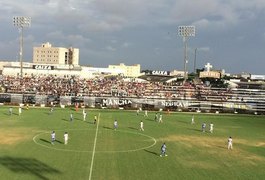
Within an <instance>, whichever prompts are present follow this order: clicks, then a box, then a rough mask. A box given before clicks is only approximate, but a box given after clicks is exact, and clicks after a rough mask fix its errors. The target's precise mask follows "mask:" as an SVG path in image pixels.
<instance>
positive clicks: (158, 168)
mask: <svg viewBox="0 0 265 180" xmlns="http://www.w3.org/2000/svg"><path fill="white" fill-rule="evenodd" d="M8 109H9V107H5V106H2V107H1V108H0V147H1V148H0V169H1V170H0V179H5V180H9V179H11V180H12V179H19V180H31V179H32V180H35V179H43V180H48V179H51V180H61V179H62V180H90V179H91V180H92V179H93V180H161V179H166V180H177V179H180V180H182V179H265V171H264V169H265V117H264V116H254V115H240V114H202V113H199V114H198V113H194V117H195V124H191V118H192V113H173V112H172V113H166V112H162V116H163V123H158V122H156V121H155V120H154V117H155V113H156V112H148V117H145V116H144V112H140V114H139V115H137V114H136V112H135V111H125V110H107V109H100V110H96V109H86V112H87V117H86V121H84V120H83V113H82V109H79V111H75V110H74V109H70V108H65V109H61V108H55V110H54V111H53V112H52V113H50V109H49V108H29V110H26V109H23V111H22V114H21V115H18V107H13V114H12V115H9V112H8ZM71 113H73V117H74V119H73V121H70V114H71ZM94 116H97V118H98V119H97V123H96V124H94ZM115 119H116V120H117V122H118V128H117V130H114V129H113V122H114V120H115ZM141 120H142V121H143V123H144V131H140V121H141ZM203 122H205V123H206V124H207V127H206V132H204V133H203V132H202V131H201V125H202V123H203ZM211 122H212V123H213V124H214V129H213V133H210V132H209V124H210V123H211ZM52 131H55V133H56V140H55V142H54V145H53V144H51V132H52ZM65 132H67V133H68V134H69V141H68V144H67V145H65V144H64V137H63V135H64V133H65ZM229 136H232V138H233V150H228V149H227V139H228V137H229ZM164 142H165V143H166V146H167V151H166V154H167V155H168V156H165V157H160V153H161V152H160V148H161V145H162V144H163V143H164Z"/></svg>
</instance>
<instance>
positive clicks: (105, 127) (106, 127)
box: [103, 126, 113, 129]
mask: <svg viewBox="0 0 265 180" xmlns="http://www.w3.org/2000/svg"><path fill="white" fill-rule="evenodd" d="M103 128H104V129H113V128H110V127H108V126H103Z"/></svg>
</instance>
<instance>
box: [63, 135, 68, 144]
mask: <svg viewBox="0 0 265 180" xmlns="http://www.w3.org/2000/svg"><path fill="white" fill-rule="evenodd" d="M63 138H64V144H68V139H69V136H68V133H67V132H65V133H64V135H63Z"/></svg>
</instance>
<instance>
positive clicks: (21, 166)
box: [0, 156, 61, 180]
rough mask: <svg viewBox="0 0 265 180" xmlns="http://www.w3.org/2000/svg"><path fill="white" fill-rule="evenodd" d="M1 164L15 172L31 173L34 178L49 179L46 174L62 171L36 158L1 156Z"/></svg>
mask: <svg viewBox="0 0 265 180" xmlns="http://www.w3.org/2000/svg"><path fill="white" fill-rule="evenodd" d="M0 164H1V165H2V166H3V167H5V168H7V169H9V170H10V171H12V172H13V173H21V174H31V175H33V176H35V178H34V179H42V180H48V179H49V178H47V177H45V176H44V175H46V174H60V173H61V172H60V171H59V170H57V169H55V168H53V167H50V166H49V165H47V164H45V163H43V162H41V161H39V160H37V159H34V158H16V157H9V156H3V157H0Z"/></svg>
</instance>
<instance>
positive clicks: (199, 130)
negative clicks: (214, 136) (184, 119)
mask: <svg viewBox="0 0 265 180" xmlns="http://www.w3.org/2000/svg"><path fill="white" fill-rule="evenodd" d="M187 129H188V130H191V131H198V132H202V130H201V129H194V128H187Z"/></svg>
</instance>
